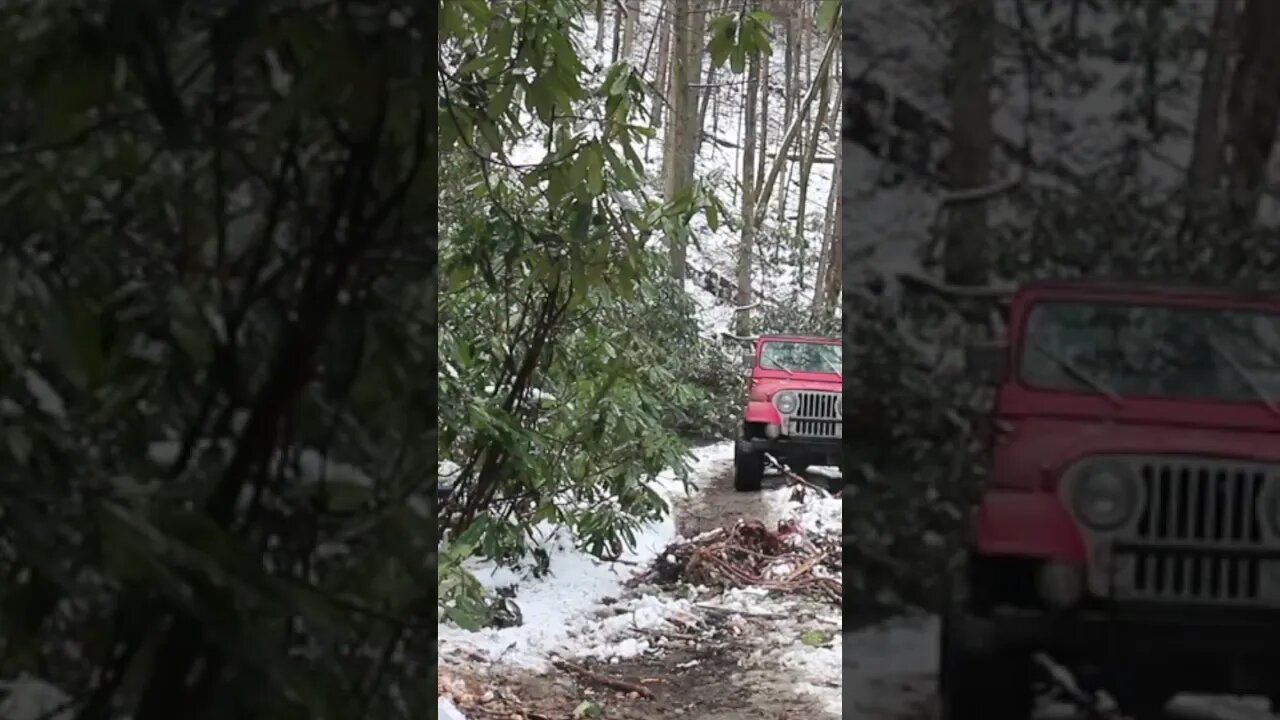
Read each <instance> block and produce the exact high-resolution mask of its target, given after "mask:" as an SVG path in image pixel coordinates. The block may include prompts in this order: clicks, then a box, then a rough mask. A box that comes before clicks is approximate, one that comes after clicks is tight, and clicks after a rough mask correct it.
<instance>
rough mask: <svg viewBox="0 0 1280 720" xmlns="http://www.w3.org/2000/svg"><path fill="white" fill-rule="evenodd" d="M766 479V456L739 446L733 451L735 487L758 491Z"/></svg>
mask: <svg viewBox="0 0 1280 720" xmlns="http://www.w3.org/2000/svg"><path fill="white" fill-rule="evenodd" d="M763 481H764V456H763V455H762V454H760V453H757V452H751V451H750V450H744V449H743V448H742V446H740V445H739V446H738V447H737V448H735V449H734V452H733V489H734V490H737V491H738V492H758V491H759V490H760V486H761V484H762V483H763Z"/></svg>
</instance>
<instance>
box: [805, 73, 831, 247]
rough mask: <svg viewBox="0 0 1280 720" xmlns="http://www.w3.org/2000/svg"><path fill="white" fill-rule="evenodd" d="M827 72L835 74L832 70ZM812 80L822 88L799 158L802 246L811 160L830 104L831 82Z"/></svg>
mask: <svg viewBox="0 0 1280 720" xmlns="http://www.w3.org/2000/svg"><path fill="white" fill-rule="evenodd" d="M828 74H830V75H835V73H834V72H833V73H828ZM813 81H814V82H817V83H821V88H822V89H821V90H820V94H819V95H818V115H817V117H815V118H814V120H813V125H812V126H811V128H810V131H809V135H808V138H807V140H808V141H809V146H808V147H807V148H805V151H804V153H803V154H802V155H801V160H800V197H799V199H798V201H797V202H798V203H799V207H800V212H799V213H798V215H797V217H796V240H797V241H798V242H799V243H800V244H801V246H802V247H803V246H804V221H805V211H806V210H807V208H808V203H809V173H811V172H813V161H814V159H815V158H817V156H818V137H819V136H820V135H821V134H822V129H823V128H825V127H826V125H827V112H828V110H829V109H830V106H831V82H830V81H829V79H828V78H822V77H814V78H813ZM837 164H838V163H837Z"/></svg>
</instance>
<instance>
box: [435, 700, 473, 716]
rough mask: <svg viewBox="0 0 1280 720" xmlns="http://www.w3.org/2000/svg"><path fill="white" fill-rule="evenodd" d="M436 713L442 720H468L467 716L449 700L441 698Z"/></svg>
mask: <svg viewBox="0 0 1280 720" xmlns="http://www.w3.org/2000/svg"><path fill="white" fill-rule="evenodd" d="M436 712H437V714H438V716H439V718H440V720H467V716H466V715H463V714H462V711H461V710H459V709H458V708H457V707H456V706H454V704H453V701H451V700H449V699H448V698H440V700H439V701H438V702H437V703H436Z"/></svg>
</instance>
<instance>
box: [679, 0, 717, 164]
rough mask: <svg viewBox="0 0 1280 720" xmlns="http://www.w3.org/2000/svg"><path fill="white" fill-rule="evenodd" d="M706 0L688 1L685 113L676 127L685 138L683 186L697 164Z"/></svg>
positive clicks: (705, 32)
mask: <svg viewBox="0 0 1280 720" xmlns="http://www.w3.org/2000/svg"><path fill="white" fill-rule="evenodd" d="M709 4H710V0H692V1H691V2H690V3H689V52H688V57H687V62H688V63H689V67H688V73H687V75H686V77H687V79H688V83H687V85H686V86H685V88H684V91H685V103H686V105H685V107H686V108H688V112H687V113H685V114H684V115H683V121H682V124H681V126H680V131H681V133H683V134H684V136H685V138H687V139H688V143H689V146H688V148H686V150H687V152H686V154H685V167H684V182H685V186H688V185H692V184H693V177H694V171H695V170H697V167H698V146H699V145H700V144H701V142H700V141H701V140H702V117H701V116H700V115H699V114H698V97H699V93H698V87H697V85H698V82H699V80H700V79H701V78H702V58H703V57H704V56H705V55H706V54H707V52H706V49H707V8H708V6H709Z"/></svg>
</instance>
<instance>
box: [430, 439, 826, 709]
mask: <svg viewBox="0 0 1280 720" xmlns="http://www.w3.org/2000/svg"><path fill="white" fill-rule="evenodd" d="M809 479H810V480H812V481H814V482H815V483H821V482H824V478H823V476H821V475H812V476H810V478H809ZM732 481H733V478H732V448H731V445H730V444H728V443H723V444H720V445H716V446H712V447H710V448H707V449H705V451H704V452H703V454H702V457H701V459H700V460H699V461H698V463H697V465H696V466H695V470H694V474H693V476H692V477H691V482H692V483H693V484H694V485H695V486H696V490H695V491H694V492H693V493H692V494H691V495H687V496H686V495H684V494H683V493H680V494H679V496H678V497H673V498H672V500H671V504H672V508H673V516H674V517H673V518H672V520H673V522H672V523H671V524H670V525H669V526H668V528H667V529H666V535H667V537H665V538H664V539H665V540H666V541H667V543H670V542H679V541H682V540H687V539H690V538H694V537H697V536H699V535H702V534H703V533H707V532H709V531H715V530H716V529H717V528H725V529H728V528H731V527H733V525H734V524H735V523H736V522H737V521H738V520H740V519H743V520H750V519H758V520H761V521H763V522H764V523H765V525H766V527H769V528H774V527H777V526H778V523H779V521H794V522H797V523H799V524H800V525H802V526H803V527H804V528H805V530H806V531H809V532H816V533H820V534H823V535H826V536H829V537H831V538H838V535H839V532H840V508H841V505H840V501H839V499H836V498H831V497H829V496H825V494H822V493H818V492H815V491H813V490H810V489H807V488H806V489H804V490H802V491H799V492H797V491H796V489H795V488H794V487H791V486H788V484H787V483H786V482H785V481H784V480H783V478H782V477H780V476H777V475H772V476H769V477H767V478H766V482H765V487H764V490H763V491H762V492H760V493H738V492H736V491H734V489H733V482H732ZM798 496H803V497H798ZM658 532H659V534H661V532H662V531H661V530H659V531H658ZM656 539H657V538H651V539H650V540H656ZM664 544H666V543H664ZM654 557H655V558H656V557H657V554H656V553H655V554H654ZM652 559H654V558H650V560H652ZM647 564H648V563H643V565H647ZM640 569H643V568H642V567H641V568H636V567H633V568H631V572H630V573H620V575H619V582H618V584H617V588H616V591H617V593H616V595H614V594H610V595H607V596H604V597H599V598H596V599H595V600H594V602H592V603H591V605H592V607H591V609H589V610H586V612H585V613H583V614H582V616H581V617H579V618H577V619H570V620H569V622H568V625H569V627H564V628H563V629H562V630H563V637H557V634H556V633H547V634H543V635H542V636H540V637H539V638H537V639H532V640H526V637H525V636H527V634H528V633H527V632H522V631H521V629H520V628H510V629H508V630H505V631H504V630H496V631H487V633H488V634H487V635H483V636H477V635H476V634H464V633H461V632H458V631H457V630H456V629H448V628H442V636H441V646H440V649H441V669H440V675H441V688H440V690H441V694H442V696H452V697H453V699H454V700H455V701H456V702H457V704H458V706H459V707H460V708H461V709H462V710H463V711H464V712H465V713H466V714H467V716H468V718H470V720H477V719H478V718H488V717H527V718H556V719H559V718H573V717H607V718H623V719H626V720H639V719H640V718H645V719H650V718H674V717H698V718H707V719H708V720H721V719H722V720H729V719H730V718H733V719H737V718H744V717H755V718H769V719H773V718H800V717H804V718H813V719H815V720H827V719H832V718H836V717H839V716H840V715H841V673H842V667H841V657H842V652H841V644H842V643H841V640H842V638H841V635H840V628H841V615H840V608H839V607H838V606H836V605H835V604H834V603H832V602H831V601H830V600H821V599H816V598H809V597H803V596H800V595H795V594H789V593H787V594H784V593H776V592H775V593H769V592H765V591H762V590H759V589H757V588H746V589H731V590H725V591H720V590H714V589H711V588H706V587H696V586H691V585H689V584H685V583H677V584H675V585H665V586H662V587H658V586H655V585H652V584H648V583H641V584H639V585H636V586H635V587H626V583H625V580H626V576H627V575H631V576H634V575H635V574H636V572H637V571H638V570H640ZM482 581H483V578H482ZM537 582H552V583H563V584H565V585H572V584H574V578H573V577H569V576H561V577H547V578H544V579H543V580H541V581H538V580H531V581H530V583H537ZM586 584H587V585H589V586H591V588H593V589H595V590H596V591H599V590H600V589H602V586H601V584H600V583H595V582H589V583H586ZM522 590H523V591H524V593H525V595H526V596H528V595H532V594H536V593H537V592H538V591H537V590H535V589H533V588H530V587H527V586H526V587H524V588H522ZM588 592H589V590H588ZM520 597H521V595H520V592H519V591H518V592H517V595H516V598H515V599H516V602H517V603H519V602H521V600H520ZM584 609H585V607H584ZM523 612H524V614H525V617H526V621H527V619H528V618H529V616H530V614H531V613H532V614H534V615H537V614H538V613H539V612H540V611H539V610H538V609H536V608H529V607H526V608H525V609H524V610H523ZM446 630H450V631H448V632H446ZM504 633H505V634H506V636H505V637H504ZM468 635H470V637H469V636H468ZM495 651H496V652H495ZM542 653H545V655H546V656H547V658H548V662H545V663H543V662H538V661H537V658H538V655H539V654H542ZM495 655H496V657H495ZM553 658H554V659H553ZM575 712H576V713H577V714H575ZM594 713H600V714H594Z"/></svg>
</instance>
